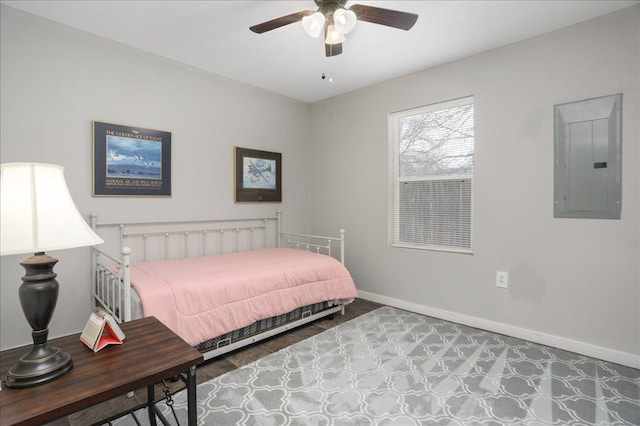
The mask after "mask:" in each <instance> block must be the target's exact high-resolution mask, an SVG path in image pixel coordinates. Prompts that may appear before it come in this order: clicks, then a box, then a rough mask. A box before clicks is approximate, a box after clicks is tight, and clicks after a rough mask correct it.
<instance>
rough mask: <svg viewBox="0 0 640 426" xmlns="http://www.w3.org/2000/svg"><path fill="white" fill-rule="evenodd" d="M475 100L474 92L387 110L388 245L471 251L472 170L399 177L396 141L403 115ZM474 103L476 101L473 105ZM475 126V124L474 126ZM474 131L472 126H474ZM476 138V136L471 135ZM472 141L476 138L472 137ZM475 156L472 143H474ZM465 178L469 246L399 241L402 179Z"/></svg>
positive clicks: (462, 251)
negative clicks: (449, 173)
mask: <svg viewBox="0 0 640 426" xmlns="http://www.w3.org/2000/svg"><path fill="white" fill-rule="evenodd" d="M467 104H474V99H473V96H468V97H464V98H459V99H454V100H450V101H444V102H439V103H436V104H430V105H426V106H421V107H416V108H411V109H407V110H403V111H397V112H393V113H390V114H389V117H388V129H389V162H390V164H389V245H390V246H391V247H399V248H410V249H420V250H433V251H442V252H453V253H462V254H473V216H474V215H473V205H474V200H473V192H474V190H473V183H474V182H473V181H474V173H473V172H472V173H470V174H462V175H461V174H457V175H453V174H452V175H447V174H445V175H430V176H423V177H400V176H399V167H398V166H399V146H398V145H399V142H400V138H399V135H400V129H399V126H400V122H401V119H402V118H404V117H410V116H413V115H420V114H424V113H429V112H433V111H439V110H444V109H449V108H454V107H456V106H460V105H467ZM474 107H475V105H474ZM474 121H475V108H474ZM474 127H475V126H474ZM474 133H475V130H474ZM474 139H475V138H474ZM474 145H475V140H474ZM474 157H475V146H474ZM461 179H468V180H469V181H470V183H471V189H470V191H471V193H470V208H471V211H470V218H469V226H470V231H469V232H470V235H469V241H470V247H468V248H467V247H459V246H445V245H428V244H411V243H407V242H400V241H399V240H400V219H399V210H400V200H399V197H400V191H399V189H400V188H399V186H400V185H401V184H402V183H403V182H412V181H430V180H433V181H445V180H461Z"/></svg>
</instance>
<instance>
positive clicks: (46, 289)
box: [6, 252, 73, 388]
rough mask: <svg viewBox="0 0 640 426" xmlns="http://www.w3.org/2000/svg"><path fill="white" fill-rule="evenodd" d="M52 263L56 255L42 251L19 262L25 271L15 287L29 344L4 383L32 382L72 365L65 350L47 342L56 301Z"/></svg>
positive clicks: (59, 373) (52, 376)
mask: <svg viewBox="0 0 640 426" xmlns="http://www.w3.org/2000/svg"><path fill="white" fill-rule="evenodd" d="M56 263H58V259H56V258H53V257H51V256H48V255H46V254H44V252H41V253H36V254H34V255H33V256H31V257H30V258H28V259H27V260H25V261H24V262H21V263H20V264H21V265H22V266H23V267H24V269H25V271H26V275H25V276H24V277H22V285H21V286H20V290H19V296H20V304H21V305H22V311H23V313H24V316H25V318H26V319H27V321H28V322H29V325H30V326H31V328H32V329H33V331H32V333H31V336H32V338H33V346H32V348H31V350H30V351H29V352H27V353H26V354H24V355H23V356H22V357H20V360H19V361H18V363H17V364H16V365H14V366H13V367H11V369H10V370H9V373H8V374H7V381H6V385H7V387H10V388H23V387H29V386H35V385H38V384H40V383H44V382H48V381H51V380H53V379H56V378H58V377H60V376H62V375H63V374H65V373H67V372H68V371H69V370H71V368H72V367H73V362H72V361H71V356H70V355H69V354H67V353H65V352H63V351H61V350H60V349H58V348H55V347H51V346H49V345H48V344H47V339H48V336H49V328H48V326H49V321H51V317H52V316H53V311H54V310H55V307H56V303H57V301H58V288H59V285H58V281H56V276H57V274H56V273H55V272H53V267H54V266H55V264H56Z"/></svg>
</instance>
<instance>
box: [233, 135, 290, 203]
mask: <svg viewBox="0 0 640 426" xmlns="http://www.w3.org/2000/svg"><path fill="white" fill-rule="evenodd" d="M234 177H235V202H236V203H264V202H266V203H280V202H282V154H280V153H278V152H270V151H260V150H257V149H249V148H240V147H235V148H234Z"/></svg>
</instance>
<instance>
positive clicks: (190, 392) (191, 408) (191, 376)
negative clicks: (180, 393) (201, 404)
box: [187, 365, 198, 426]
mask: <svg viewBox="0 0 640 426" xmlns="http://www.w3.org/2000/svg"><path fill="white" fill-rule="evenodd" d="M196 402H197V400H196V366H195V365H194V366H192V367H189V371H188V372H187V409H188V415H189V420H188V424H189V426H196V425H197V424H198V410H197V407H196Z"/></svg>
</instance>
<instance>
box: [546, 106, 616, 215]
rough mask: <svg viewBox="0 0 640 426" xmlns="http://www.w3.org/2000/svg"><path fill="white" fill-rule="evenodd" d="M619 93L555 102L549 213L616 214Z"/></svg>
mask: <svg viewBox="0 0 640 426" xmlns="http://www.w3.org/2000/svg"><path fill="white" fill-rule="evenodd" d="M621 115H622V94H616V95H611V96H603V97H600V98H593V99H585V100H582V101H578V102H571V103H566V104H561V105H556V106H555V108H554V116H555V136H554V138H555V171H554V205H553V207H554V208H553V215H554V217H559V218H592V219H620V209H621V202H622V200H621V196H622V191H621V186H622V185H621V179H622V178H621V175H622V174H621V163H622V153H621V135H620V133H621V130H622V129H621V120H622V117H621Z"/></svg>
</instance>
